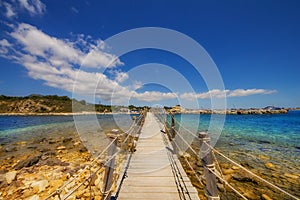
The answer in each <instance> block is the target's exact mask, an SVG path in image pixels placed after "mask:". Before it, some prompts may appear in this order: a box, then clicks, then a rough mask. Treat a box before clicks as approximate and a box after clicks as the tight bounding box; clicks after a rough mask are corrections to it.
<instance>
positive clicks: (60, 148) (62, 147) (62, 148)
mask: <svg viewBox="0 0 300 200" xmlns="http://www.w3.org/2000/svg"><path fill="white" fill-rule="evenodd" d="M65 149H66V147H65V146H59V147H57V150H65Z"/></svg>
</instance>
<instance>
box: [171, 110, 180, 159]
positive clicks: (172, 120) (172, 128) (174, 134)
mask: <svg viewBox="0 0 300 200" xmlns="http://www.w3.org/2000/svg"><path fill="white" fill-rule="evenodd" d="M171 138H172V141H173V142H174V145H173V150H174V153H175V154H177V153H178V145H179V144H178V141H176V131H175V117H174V113H173V112H172V113H171Z"/></svg>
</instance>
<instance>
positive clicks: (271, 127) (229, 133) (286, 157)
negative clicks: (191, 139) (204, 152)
mask: <svg viewBox="0 0 300 200" xmlns="http://www.w3.org/2000/svg"><path fill="white" fill-rule="evenodd" d="M219 117H222V116H221V115H220V116H219ZM216 118H218V116H216ZM175 119H176V121H178V122H179V123H181V125H182V126H184V127H185V128H187V129H189V130H191V131H192V132H194V133H197V130H198V131H206V130H207V129H208V127H209V121H210V119H211V116H210V115H194V114H182V115H175ZM197 120H199V123H197ZM168 121H170V117H169V118H168ZM177 128H178V124H177ZM181 130H182V131H181V133H182V134H183V135H185V137H186V136H189V133H187V131H185V130H184V129H181ZM186 138H188V137H186ZM216 148H218V149H219V150H222V152H225V153H226V155H229V156H231V158H235V159H237V161H239V162H240V163H243V162H252V165H253V166H255V162H258V161H259V159H258V158H259V156H261V155H263V156H267V157H268V158H270V159H269V160H268V161H269V162H272V163H273V164H276V165H278V166H280V167H282V170H285V169H286V168H290V169H291V172H293V173H300V164H299V163H300V111H290V112H289V113H288V114H276V115H275V114H274V115H226V120H225V124H224V127H223V130H222V134H221V135H220V137H219V138H218V140H217V143H216ZM261 165H262V166H263V163H261Z"/></svg>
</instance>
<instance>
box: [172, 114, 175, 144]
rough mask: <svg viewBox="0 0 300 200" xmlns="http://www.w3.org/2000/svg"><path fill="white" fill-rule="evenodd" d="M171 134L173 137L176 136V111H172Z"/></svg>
mask: <svg viewBox="0 0 300 200" xmlns="http://www.w3.org/2000/svg"><path fill="white" fill-rule="evenodd" d="M171 136H172V139H173V138H175V118H174V113H171Z"/></svg>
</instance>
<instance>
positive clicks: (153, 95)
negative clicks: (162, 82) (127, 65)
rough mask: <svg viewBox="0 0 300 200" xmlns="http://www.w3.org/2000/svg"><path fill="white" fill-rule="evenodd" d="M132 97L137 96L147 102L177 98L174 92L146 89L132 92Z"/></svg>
mask: <svg viewBox="0 0 300 200" xmlns="http://www.w3.org/2000/svg"><path fill="white" fill-rule="evenodd" d="M133 97H134V98H137V99H139V100H141V101H147V102H152V101H161V100H166V99H174V98H177V94H176V93H171V92H168V93H162V92H157V91H146V92H144V93H136V92H135V93H134V94H133Z"/></svg>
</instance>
